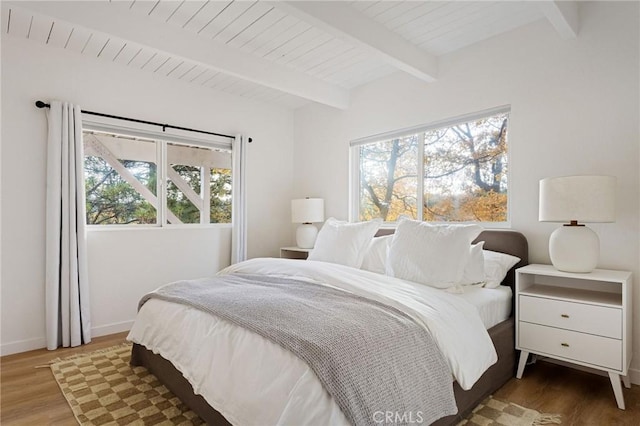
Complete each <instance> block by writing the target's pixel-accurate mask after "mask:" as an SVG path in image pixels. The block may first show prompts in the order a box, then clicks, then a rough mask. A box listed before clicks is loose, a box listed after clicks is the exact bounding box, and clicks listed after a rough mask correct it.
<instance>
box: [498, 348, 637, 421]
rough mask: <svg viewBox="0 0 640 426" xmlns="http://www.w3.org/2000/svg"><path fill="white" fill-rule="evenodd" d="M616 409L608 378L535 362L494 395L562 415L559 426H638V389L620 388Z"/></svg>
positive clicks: (524, 405) (635, 387)
mask: <svg viewBox="0 0 640 426" xmlns="http://www.w3.org/2000/svg"><path fill="white" fill-rule="evenodd" d="M623 393H624V402H625V406H626V410H619V409H618V406H617V405H616V400H615V397H614V395H613V390H612V388H611V382H610V381H609V377H608V376H607V377H605V376H599V375H596V374H591V373H586V372H582V371H578V370H575V369H573V368H568V367H562V366H559V365H556V364H551V363H549V362H544V361H538V362H537V363H535V364H533V365H528V366H527V367H526V368H525V370H524V374H523V376H522V379H521V380H517V379H512V380H510V381H509V382H507V384H506V385H504V386H503V387H502V388H501V389H499V390H498V391H497V392H496V393H495V394H494V396H495V397H496V398H501V399H506V400H509V401H511V402H513V403H515V404H518V405H522V406H523V407H527V408H533V409H534V410H538V411H540V412H544V413H553V414H561V415H562V425H563V426H564V425H576V426H578V425H580V426H589V425H594V426H595V425H597V426H610V425H629V426H637V425H640V386H637V385H631V389H626V388H624V389H623Z"/></svg>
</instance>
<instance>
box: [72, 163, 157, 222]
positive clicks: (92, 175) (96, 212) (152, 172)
mask: <svg viewBox="0 0 640 426" xmlns="http://www.w3.org/2000/svg"><path fill="white" fill-rule="evenodd" d="M121 163H122V165H124V166H125V167H126V168H127V169H128V170H129V171H130V172H131V173H132V174H133V175H134V176H135V177H136V179H138V180H139V181H140V182H141V183H143V184H145V186H146V187H147V188H148V189H149V190H151V192H152V193H155V192H156V189H155V188H156V180H157V176H156V175H157V171H156V165H155V164H153V163H145V162H141V161H121ZM84 174H85V194H86V210H87V211H86V218H87V224H90V225H109V224H129V223H141V224H153V223H156V209H155V208H154V207H153V206H152V205H151V204H150V203H148V202H147V201H146V200H145V199H144V197H142V195H140V194H139V193H138V192H137V191H136V190H135V189H134V188H133V187H132V186H131V185H130V184H129V183H128V182H127V181H125V180H124V179H123V178H122V177H121V176H120V175H119V174H118V173H117V172H116V171H115V170H113V168H111V166H109V164H107V162H106V161H104V160H103V159H102V158H100V157H96V156H86V157H85V162H84Z"/></svg>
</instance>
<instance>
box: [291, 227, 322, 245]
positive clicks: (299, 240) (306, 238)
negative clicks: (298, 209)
mask: <svg viewBox="0 0 640 426" xmlns="http://www.w3.org/2000/svg"><path fill="white" fill-rule="evenodd" d="M317 236H318V228H316V227H315V225H312V224H310V223H303V224H302V225H300V226H298V229H296V244H297V245H298V247H300V248H307V249H310V248H313V246H314V244H315V243H316V237H317Z"/></svg>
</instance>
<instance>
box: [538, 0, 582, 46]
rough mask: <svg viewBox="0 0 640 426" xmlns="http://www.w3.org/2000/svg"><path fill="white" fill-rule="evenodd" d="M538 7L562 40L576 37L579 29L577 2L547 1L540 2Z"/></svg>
mask: <svg viewBox="0 0 640 426" xmlns="http://www.w3.org/2000/svg"><path fill="white" fill-rule="evenodd" d="M540 7H541V8H542V12H543V13H544V16H546V17H547V19H548V20H549V22H550V23H551V25H553V27H554V28H555V29H556V31H557V32H558V34H560V37H562V39H563V40H568V39H572V38H576V37H578V29H579V27H580V18H579V15H578V2H576V1H554V0H547V1H543V2H541V3H540Z"/></svg>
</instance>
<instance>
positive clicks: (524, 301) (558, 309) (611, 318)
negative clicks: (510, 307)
mask: <svg viewBox="0 0 640 426" xmlns="http://www.w3.org/2000/svg"><path fill="white" fill-rule="evenodd" d="M518 300H519V306H518V319H519V320H520V321H526V322H530V323H534V324H541V325H548V326H551V327H558V328H564V329H567V330H573V331H580V332H584V333H589V334H596V335H598V336H604V337H611V338H614V339H622V309H617V308H608V307H605V306H595V305H590V304H585V303H575V302H566V301H562V300H552V299H547V298H542V297H532V296H525V295H520V297H519V299H518Z"/></svg>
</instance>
